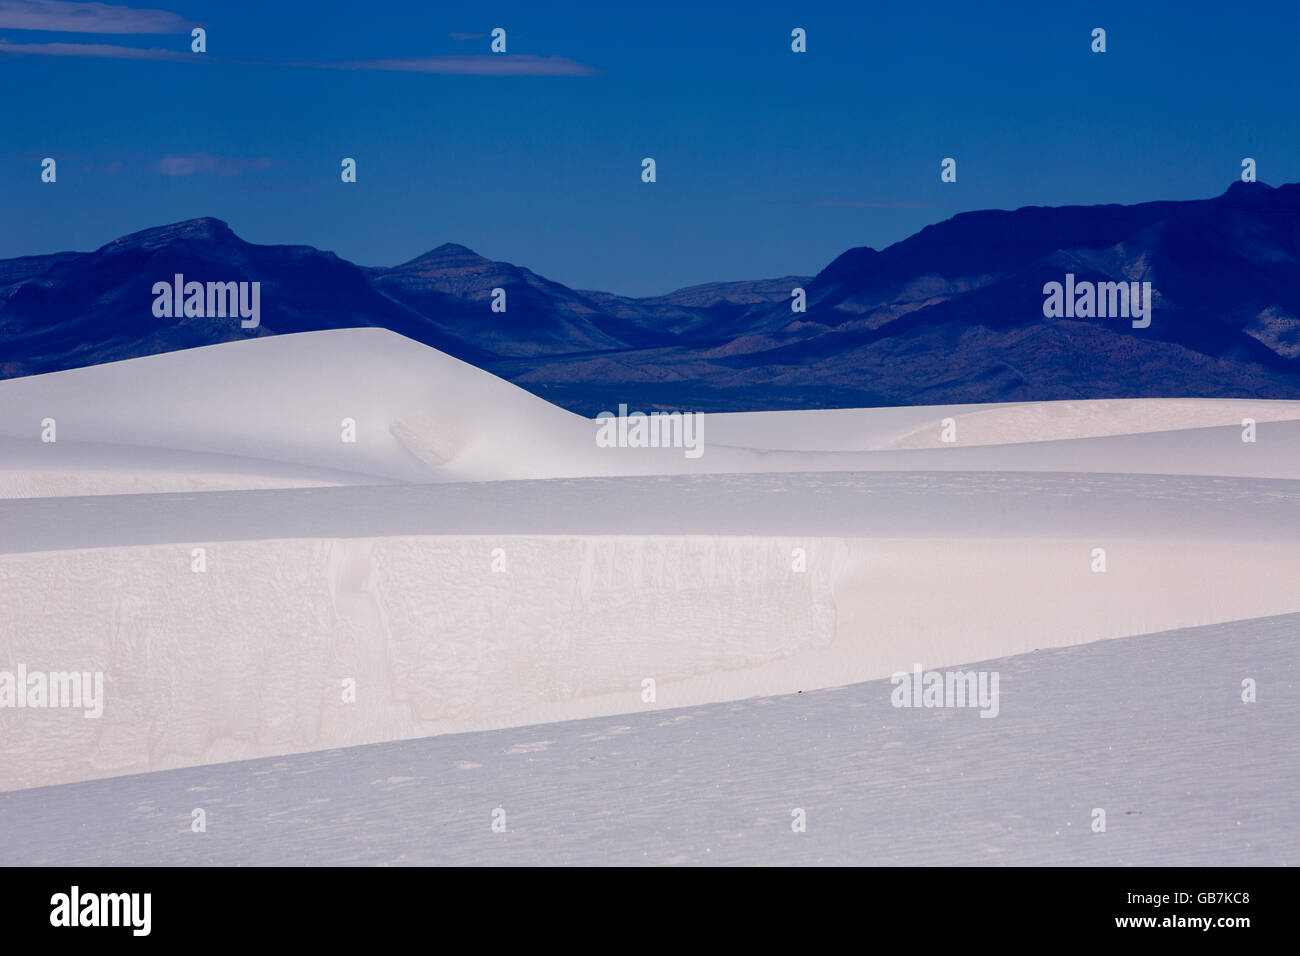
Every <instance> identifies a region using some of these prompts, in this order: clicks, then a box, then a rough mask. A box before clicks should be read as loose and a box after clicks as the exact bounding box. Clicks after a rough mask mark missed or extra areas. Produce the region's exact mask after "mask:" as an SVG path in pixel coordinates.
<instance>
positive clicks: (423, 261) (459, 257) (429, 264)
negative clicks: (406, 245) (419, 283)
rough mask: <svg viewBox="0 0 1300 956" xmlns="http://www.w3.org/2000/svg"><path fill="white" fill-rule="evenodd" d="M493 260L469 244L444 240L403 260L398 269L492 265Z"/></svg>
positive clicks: (461, 267) (458, 267)
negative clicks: (405, 260) (432, 247)
mask: <svg viewBox="0 0 1300 956" xmlns="http://www.w3.org/2000/svg"><path fill="white" fill-rule="evenodd" d="M492 264H493V263H492V260H491V259H487V258H485V257H483V256H480V255H479V254H478V253H477V252H475V251H474V250H473V249H471V248H469V247H468V246H462V245H461V244H460V243H458V242H444V243H443V244H442V245H440V246H438V247H436V248H434V249H430V250H429V251H428V252H426V253H425V254H424V255H422V256H417V257H416V258H414V259H411V260H409V261H407V262H403V263H402V264H401V265H400V266H397V268H398V269H402V270H407V271H410V270H415V271H423V270H425V269H467V268H474V267H479V268H481V267H483V266H485V265H492Z"/></svg>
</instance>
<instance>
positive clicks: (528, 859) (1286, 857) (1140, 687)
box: [0, 615, 1300, 867]
mask: <svg viewBox="0 0 1300 956" xmlns="http://www.w3.org/2000/svg"><path fill="white" fill-rule="evenodd" d="M1297 627H1300V615H1290V616H1286V617H1274V618H1261V619H1259V620H1254V621H1239V622H1234V623H1232V624H1226V625H1218V626H1213V627H1205V628H1195V629H1191V630H1180V631H1168V632H1164V633H1160V634H1144V635H1141V636H1138V637H1131V638H1127V639H1124V640H1117V641H1101V642H1097V643H1094V644H1089V645H1088V646H1086V647H1073V648H1062V649H1059V650H1044V651H1041V652H1039V653H1029V654H1022V655H1019V656H1015V657H1009V658H1001V659H995V660H989V661H983V662H979V663H977V664H975V667H976V668H978V669H980V670H986V671H995V672H997V673H998V674H999V677H1000V687H999V700H1000V707H999V712H998V716H997V718H996V719H993V720H986V719H983V718H981V717H980V715H979V711H978V710H976V709H961V710H952V709H949V710H939V709H916V708H912V709H903V708H896V707H894V706H892V703H891V694H892V692H893V690H894V687H893V685H892V684H891V683H890V682H889V681H887V680H882V681H874V682H869V683H862V684H854V685H851V686H848V687H843V688H839V689H834V690H825V691H813V692H805V693H803V694H790V695H788V696H783V697H755V698H751V699H748V700H744V701H739V702H730V703H717V704H707V705H704V706H700V707H689V708H679V709H676V710H671V711H657V712H649V713H648V712H644V711H634V712H630V713H624V714H621V715H619V716H618V717H597V718H590V719H587V720H580V721H573V722H564V723H552V724H547V725H545V726H531V727H517V728H513V729H509V730H498V731H487V732H483V733H472V734H452V735H445V736H439V737H431V738H427V739H423V740H409V741H399V742H394V743H382V744H372V745H370V746H361V747H348V748H343V749H334V750H321V751H316V752H314V753H307V754H296V755H289V756H284V757H269V758H266V759H263V760H254V761H247V762H241V763H225V764H218V765H213V766H205V767H190V768H186V769H178V770H173V771H168V772H162V773H154V774H140V775H135V776H124V777H117V778H115V779H111V780H97V781H90V782H87V783H81V784H72V785H68V786H61V787H46V788H40V789H32V790H22V791H16V792H11V793H5V794H0V819H3V820H5V821H6V823H7V824H8V826H7V828H6V838H5V839H4V840H3V841H0V865H7V866H17V865H22V866H71V865H76V866H104V865H110V866H121V865H137V866H138V865H168V866H187V865H195V864H198V865H222V866H248V865H268V866H269V865H275V866H353V865H355V866H402V865H417V866H419V865H424V866H427V865H470V866H475V865H484V864H495V865H556V864H561V865H567V864H577V865H615V866H617V865H621V864H630V865H671V864H691V865H710V864H713V865H775V866H790V865H819V864H820V865H827V864H832V865H859V866H860V865H909V866H918V865H945V866H968V865H1019V866H1052V865H1058V866H1059V865H1063V864H1071V865H1096V866H1135V865H1136V866H1153V865H1165V866H1210V867H1217V866H1228V865H1231V866H1288V865H1290V866H1294V865H1295V864H1297V863H1300V839H1298V838H1297V834H1300V801H1297V800H1296V799H1295V798H1294V793H1295V785H1296V771H1297V768H1298V767H1300V762H1297V760H1296V746H1295V742H1294V733H1295V728H1296V726H1297V723H1298V722H1300V680H1298V675H1297V672H1296V668H1295V665H1294V661H1295V632H1296V628H1297ZM1244 677H1253V678H1254V679H1256V680H1257V681H1258V682H1259V687H1260V696H1259V700H1258V701H1257V702H1256V703H1253V704H1247V703H1244V702H1243V701H1242V700H1241V698H1240V680H1241V679H1242V678H1244ZM497 807H500V808H501V809H502V810H503V811H504V813H505V814H506V824H507V827H506V832H504V833H496V832H493V831H492V829H491V826H490V824H491V822H492V812H493V809H494V808H497ZM195 808H202V809H203V810H204V812H205V814H206V820H207V825H208V829H207V832H206V833H204V834H201V835H196V834H194V833H192V832H191V831H190V821H191V813H192V811H193V810H194V809H195ZM795 809H799V810H802V811H803V812H804V814H805V819H806V830H805V832H803V833H795V832H793V831H792V829H791V822H792V817H793V811H794V810H795ZM1097 809H1101V810H1103V811H1104V812H1105V813H1106V830H1105V832H1094V831H1093V823H1094V820H1095V819H1096V818H1095V814H1094V811H1095V810H1097ZM92 835H93V836H92Z"/></svg>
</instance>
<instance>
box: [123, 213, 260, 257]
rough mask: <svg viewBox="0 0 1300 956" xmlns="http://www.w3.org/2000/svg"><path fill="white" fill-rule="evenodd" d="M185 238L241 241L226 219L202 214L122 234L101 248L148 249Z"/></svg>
mask: <svg viewBox="0 0 1300 956" xmlns="http://www.w3.org/2000/svg"><path fill="white" fill-rule="evenodd" d="M184 240H205V241H214V240H215V241H223V240H224V241H230V240H234V241H239V237H238V236H236V235H235V233H234V231H233V230H232V229H231V228H230V226H229V224H227V223H226V222H225V221H224V220H221V219H217V218H215V217H213V216H200V217H199V218H198V219H186V220H184V221H182V222H173V223H170V224H168V225H166V226H154V227H153V228H152V229H142V230H140V231H139V232H133V233H131V234H130V235H126V236H122V237H121V238H120V239H114V240H113V241H112V242H109V243H106V244H105V245H103V246H101V247H100V248H101V249H114V248H120V247H123V246H140V247H143V248H146V249H156V248H158V247H159V246H165V245H167V244H168V243H171V242H178V241H184Z"/></svg>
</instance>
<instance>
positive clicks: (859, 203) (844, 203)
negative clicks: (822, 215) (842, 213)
mask: <svg viewBox="0 0 1300 956" xmlns="http://www.w3.org/2000/svg"><path fill="white" fill-rule="evenodd" d="M799 205H804V206H833V207H835V208H837V209H929V208H930V207H931V206H933V205H934V204H933V203H928V202H921V201H920V200H918V199H899V200H886V201H878V200H872V199H812V200H808V201H807V202H804V203H800V204H799Z"/></svg>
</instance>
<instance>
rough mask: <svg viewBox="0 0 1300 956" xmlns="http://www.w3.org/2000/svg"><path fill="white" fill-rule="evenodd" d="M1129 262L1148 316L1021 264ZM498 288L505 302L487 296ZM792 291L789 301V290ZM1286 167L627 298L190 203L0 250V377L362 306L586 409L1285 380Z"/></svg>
mask: <svg viewBox="0 0 1300 956" xmlns="http://www.w3.org/2000/svg"><path fill="white" fill-rule="evenodd" d="M177 273H181V274H183V275H184V276H185V277H186V279H187V280H198V281H221V282H226V281H236V280H237V281H257V282H260V283H261V322H260V325H259V326H258V327H257V328H255V329H244V328H241V327H240V323H239V321H238V320H231V319H213V318H196V317H180V318H170V317H167V318H160V317H156V316H155V315H154V313H153V309H152V305H153V300H154V297H153V295H152V294H151V291H150V290H151V288H152V286H153V284H154V283H156V282H159V281H166V282H170V281H171V279H172V277H173V275H175V274H177ZM1066 274H1073V275H1074V276H1075V278H1076V280H1077V281H1080V282H1082V281H1089V280H1091V281H1095V282H1103V281H1130V282H1132V281H1149V282H1151V284H1152V287H1153V289H1154V296H1153V298H1154V304H1153V312H1152V322H1151V324H1150V326H1149V327H1148V328H1133V327H1132V326H1131V324H1130V323H1129V322H1128V321H1127V320H1123V319H1115V318H1078V319H1076V318H1046V317H1045V316H1044V314H1043V301H1044V289H1043V287H1044V284H1045V283H1048V282H1061V281H1062V280H1063V279H1064V277H1065V276H1066ZM498 288H500V289H504V290H505V293H506V310H505V311H504V312H495V311H493V310H492V308H491V306H490V302H491V299H492V290H493V289H498ZM795 288H802V289H804V290H805V294H806V311H804V312H794V311H793V310H792V308H791V303H792V301H793V300H792V290H793V289H795ZM1298 316H1300V184H1289V185H1284V186H1280V187H1277V188H1273V187H1270V186H1267V185H1265V184H1263V183H1241V182H1238V183H1234V184H1233V185H1232V186H1231V187H1230V188H1229V189H1228V190H1227V191H1226V192H1225V193H1223V194H1222V195H1220V196H1217V197H1215V198H1212V199H1205V200H1190V201H1165V202H1149V203H1141V204H1137V205H1127V206H1122V205H1101V206H1066V207H1039V206H1031V207H1025V208H1021V209H1017V210H1014V211H1002V210H989V211H981V212H968V213H962V214H960V215H957V216H954V217H952V218H951V219H948V220H946V221H944V222H941V223H937V224H935V225H931V226H928V227H926V228H925V229H923V230H921V231H920V232H918V233H917V234H916V235H914V236H911V237H910V238H908V239H905V240H903V241H901V242H897V243H895V244H893V245H891V246H889V247H887V248H885V249H882V250H876V249H872V248H869V247H861V248H855V249H850V250H848V251H847V252H845V253H843V254H842V255H840V256H839V257H838V258H836V259H835V260H834V261H833V262H831V263H830V264H828V265H827V266H826V267H825V268H824V269H822V270H821V271H820V272H819V273H818V274H817V275H815V276H795V275H791V276H785V277H781V278H776V279H765V280H753V281H741V282H718V283H711V284H707V285H700V286H694V287H691V288H687V289H681V290H679V291H677V292H673V293H670V294H668V295H663V296H655V297H649V298H629V297H625V296H619V295H614V294H611V293H607V292H595V291H583V290H575V289H571V288H569V287H567V286H564V285H562V284H560V283H558V282H553V281H551V280H549V279H546V278H544V277H542V276H539V275H537V274H536V273H534V272H531V271H530V270H528V269H526V268H523V267H521V266H516V265H512V264H510V263H505V262H495V261H492V260H490V259H487V258H484V257H483V256H480V255H478V254H476V253H474V252H473V251H471V250H470V249H467V248H465V247H464V246H460V245H456V244H453V243H448V244H445V245H441V246H438V247H437V248H435V249H433V250H432V251H431V252H428V253H426V254H425V255H423V256H420V257H419V258H416V259H412V260H411V261H410V262H406V263H403V264H401V265H398V266H394V267H363V266H358V265H355V264H353V263H351V262H348V261H347V260H345V259H342V258H340V257H338V256H336V255H334V254H333V253H331V252H324V251H321V250H318V249H315V248H313V247H311V246H268V245H256V244H252V243H248V242H245V241H244V240H242V239H241V238H239V237H238V236H237V235H236V234H235V233H234V232H233V231H232V230H231V228H230V227H229V226H228V225H227V224H226V223H224V222H222V221H221V220H218V219H213V218H202V219H194V220H189V221H186V222H181V223H176V224H173V225H168V226H162V227H158V228H154V229H147V230H144V231H142V232H137V233H133V234H131V235H128V236H124V237H122V238H120V239H117V240H115V241H113V242H110V243H108V244H107V245H105V246H103V247H101V248H100V249H97V250H95V251H94V252H87V253H71V252H64V253H56V254H52V255H44V256H30V257H24V258H18V259H8V260H0V378H12V377H17V376H23V375H32V374H38V373H42V372H50V371H57V370H61V369H67V368H75V367H80V366H85V365H94V364H100V363H104V362H112V361H117V360H120V359H126V358H134V357H137V356H141V355H148V354H153V353H157V352H165V351H171V350H175V349H185V348H193V347H196V346H201V345H210V344H215V343H218V342H224V341H230V340H234V339H241V338H246V337H248V336H250V335H274V334H279V333H289V332H303V331H312V330H319V329H335V328H349V327H364V326H379V327H382V328H387V329H390V330H392V331H394V332H397V333H399V334H402V335H405V336H407V337H409V338H412V339H415V340H417V341H419V342H423V343H425V344H426V345H430V346H433V347H435V348H437V349H440V350H442V351H444V352H447V353H449V354H451V355H453V356H455V357H457V358H460V359H462V360H464V361H466V362H469V363H471V364H474V365H477V366H479V367H481V368H484V369H487V370H488V371H491V372H493V373H494V374H497V375H500V376H502V377H503V378H506V379H508V380H510V381H512V382H514V383H516V384H518V385H519V386H521V387H523V388H525V389H528V390H529V391H532V392H534V393H536V394H538V395H540V396H542V397H544V398H547V399H549V400H550V401H553V402H555V403H556V404H559V405H561V406H564V407H566V408H569V409H571V410H573V411H578V412H581V413H584V414H589V415H594V414H596V413H597V412H599V411H602V410H606V409H616V408H617V406H618V404H619V403H624V402H625V403H627V404H629V405H630V406H633V407H635V408H639V409H642V410H646V411H650V410H656V409H674V408H680V409H687V410H702V411H744V410H748V411H754V410H766V409H782V408H814V407H861V406H877V405H921V404H946V403H964V402H1006V401H1041V400H1056V399H1079V398H1137V397H1165V398H1169V397H1182V396H1200V397H1222V398H1291V399H1295V398H1300V318H1298Z"/></svg>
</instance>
